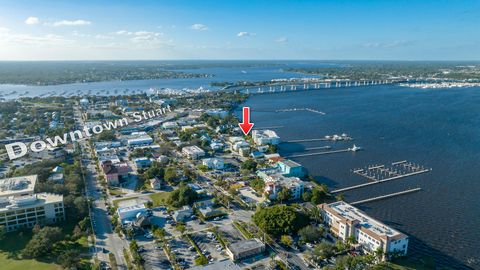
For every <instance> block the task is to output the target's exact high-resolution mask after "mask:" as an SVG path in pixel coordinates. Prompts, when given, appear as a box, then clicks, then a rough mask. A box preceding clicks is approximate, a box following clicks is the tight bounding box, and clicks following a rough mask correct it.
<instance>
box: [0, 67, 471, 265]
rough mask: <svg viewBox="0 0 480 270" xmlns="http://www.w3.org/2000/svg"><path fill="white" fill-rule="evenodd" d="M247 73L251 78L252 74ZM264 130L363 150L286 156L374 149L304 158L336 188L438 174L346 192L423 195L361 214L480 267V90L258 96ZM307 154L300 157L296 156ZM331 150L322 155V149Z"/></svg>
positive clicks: (228, 74)
mask: <svg viewBox="0 0 480 270" xmlns="http://www.w3.org/2000/svg"><path fill="white" fill-rule="evenodd" d="M343 64H344V63H341V64H335V63H324V62H301V61H289V62H284V61H283V62H278V63H270V64H266V65H262V66H251V67H241V66H238V65H232V67H230V68H228V67H210V68H200V69H192V70H183V71H189V72H198V73H208V74H214V75H215V77H213V78H195V79H162V80H140V81H114V82H98V83H85V84H67V85H56V86H12V85H0V93H3V94H5V93H10V92H12V91H17V93H16V94H11V95H9V96H4V98H7V99H13V98H17V97H18V94H21V93H24V92H27V91H28V93H29V94H28V95H26V96H38V95H41V94H43V93H47V92H48V93H54V94H56V95H58V94H60V93H63V92H65V91H66V93H67V94H68V93H75V94H79V95H84V94H86V93H88V92H90V94H92V95H95V94H98V95H106V91H109V94H110V95H113V94H115V90H117V92H118V94H122V93H123V90H124V89H130V90H136V91H137V93H138V92H147V91H148V89H150V88H157V89H160V88H174V89H182V88H198V87H200V86H203V87H206V88H211V87H209V84H210V82H212V81H219V82H221V81H242V80H252V81H263V80H270V79H275V78H290V77H304V76H303V75H299V74H295V73H290V72H285V70H286V69H287V68H289V67H309V66H312V67H316V66H332V65H337V66H342V65H343ZM243 71H244V72H243ZM246 104H247V105H249V106H251V107H252V120H253V121H254V122H255V124H256V125H257V126H259V127H260V126H274V125H283V126H285V128H281V129H278V130H277V131H278V133H279V135H280V136H281V137H282V139H284V140H288V139H302V138H318V137H323V136H325V135H332V134H341V133H347V134H349V135H351V136H353V137H354V138H355V141H354V142H347V143H328V142H315V143H303V144H283V145H281V147H280V150H281V152H282V153H283V154H285V155H291V154H295V153H301V152H300V151H299V150H301V149H303V148H305V147H314V146H324V145H330V146H332V147H334V148H335V149H344V148H348V147H351V146H352V144H353V143H355V144H357V145H359V146H362V147H363V148H365V150H364V151H361V152H357V153H351V152H348V153H339V154H333V155H325V156H313V157H304V158H297V159H296V160H297V161H299V162H300V163H302V164H303V165H304V166H306V167H307V169H308V170H309V171H310V173H311V174H313V175H314V176H315V177H316V178H317V179H318V180H319V181H322V182H325V183H327V184H328V185H329V186H330V188H332V189H333V188H337V187H346V186H350V185H353V184H359V183H364V182H365V181H366V180H365V179H362V178H361V177H359V176H356V175H354V174H353V173H352V172H351V170H352V169H353V168H359V167H364V166H367V165H371V164H386V163H389V162H393V161H399V160H409V161H412V162H415V163H418V164H421V165H424V166H426V167H431V168H433V171H432V172H430V173H426V174H421V175H417V176H413V177H408V178H403V179H400V180H395V181H392V182H388V183H384V184H380V185H375V186H370V187H367V188H364V189H358V190H354V191H349V192H346V194H345V195H346V200H347V201H355V200H358V199H364V198H369V197H373V196H377V195H383V194H387V193H391V192H396V191H401V190H405V189H408V188H412V187H421V188H422V189H423V190H422V191H420V192H418V193H413V194H408V195H404V196H401V197H396V198H391V199H388V200H383V201H378V202H372V203H368V204H365V205H362V206H361V208H362V209H364V210H365V211H366V212H367V213H369V214H371V215H372V216H374V217H376V218H378V219H380V220H382V221H384V222H386V223H387V224H390V225H392V226H394V227H396V228H397V229H399V230H401V231H403V232H405V233H407V234H408V235H409V236H410V238H411V240H410V249H409V252H410V256H413V257H416V258H420V257H422V256H433V257H434V258H435V260H436V262H437V263H438V264H439V265H446V266H450V267H454V268H457V269H465V268H467V267H471V268H475V269H480V256H478V253H479V252H478V250H477V249H478V247H479V246H480V245H479V243H480V230H479V229H478V227H479V225H480V206H479V203H478V198H479V195H478V194H480V179H479V178H480V177H479V176H478V175H479V171H480V166H479V164H480V106H479V105H478V104H480V89H479V88H468V89H449V90H423V89H412V88H402V87H396V86H373V87H357V88H341V89H323V90H316V91H310V92H297V93H281V94H271V95H268V94H267V95H258V96H253V97H252V98H250V99H249V100H248V102H247V103H246ZM292 107H297V108H298V107H310V108H313V109H316V110H319V111H323V112H325V113H326V115H320V114H315V113H311V112H305V111H297V112H285V113H275V112H274V111H275V110H277V109H288V108H292ZM295 151H297V152H295ZM320 151H322V150H320Z"/></svg>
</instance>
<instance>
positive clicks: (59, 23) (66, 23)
mask: <svg viewBox="0 0 480 270" xmlns="http://www.w3.org/2000/svg"><path fill="white" fill-rule="evenodd" d="M90 24H92V22H91V21H86V20H73V21H70V20H62V21H57V22H54V23H52V24H51V25H52V26H84V25H90ZM49 25H50V24H49Z"/></svg>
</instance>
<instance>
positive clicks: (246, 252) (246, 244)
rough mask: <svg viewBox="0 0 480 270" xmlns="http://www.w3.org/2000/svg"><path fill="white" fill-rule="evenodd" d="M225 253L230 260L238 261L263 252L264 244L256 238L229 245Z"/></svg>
mask: <svg viewBox="0 0 480 270" xmlns="http://www.w3.org/2000/svg"><path fill="white" fill-rule="evenodd" d="M226 252H227V255H228V257H230V260H232V261H239V260H243V259H246V258H250V257H253V256H256V255H259V254H261V253H263V252H265V244H264V243H263V242H262V241H260V240H259V239H257V238H252V239H247V240H243V241H240V242H236V243H233V244H229V245H228V246H227V248H226Z"/></svg>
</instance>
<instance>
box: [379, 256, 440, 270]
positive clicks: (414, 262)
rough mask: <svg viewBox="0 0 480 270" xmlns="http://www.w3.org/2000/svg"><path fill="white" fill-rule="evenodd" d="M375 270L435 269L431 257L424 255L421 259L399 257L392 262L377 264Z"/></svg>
mask: <svg viewBox="0 0 480 270" xmlns="http://www.w3.org/2000/svg"><path fill="white" fill-rule="evenodd" d="M374 269H375V270H431V269H435V264H434V262H433V258H429V257H425V258H423V259H420V260H419V259H414V258H409V257H406V258H401V259H395V260H394V261H393V262H388V263H382V264H380V265H377V266H376V267H375V268H374Z"/></svg>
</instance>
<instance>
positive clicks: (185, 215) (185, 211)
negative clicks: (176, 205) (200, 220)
mask: <svg viewBox="0 0 480 270" xmlns="http://www.w3.org/2000/svg"><path fill="white" fill-rule="evenodd" d="M192 215H193V210H192V208H191V207H190V206H184V207H183V208H182V209H179V210H177V211H175V212H174V213H173V219H174V220H175V221H176V222H185V221H187V220H188V219H189V218H190V217H191V216H192Z"/></svg>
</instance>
